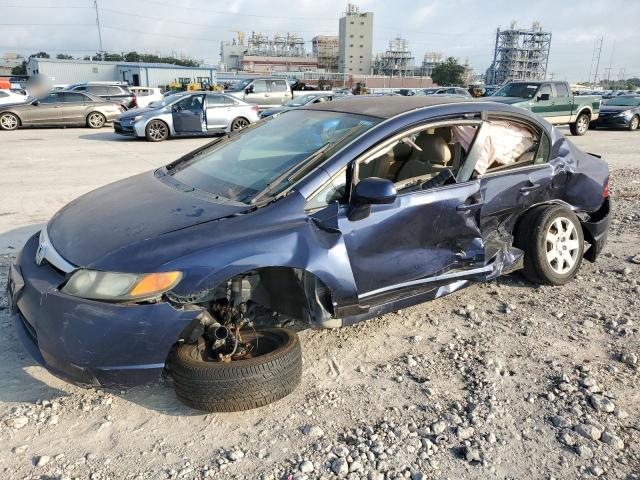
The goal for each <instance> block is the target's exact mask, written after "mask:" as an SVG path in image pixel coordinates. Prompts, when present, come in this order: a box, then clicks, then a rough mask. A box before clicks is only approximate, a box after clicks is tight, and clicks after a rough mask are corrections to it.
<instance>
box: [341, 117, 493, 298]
mask: <svg viewBox="0 0 640 480" xmlns="http://www.w3.org/2000/svg"><path fill="white" fill-rule="evenodd" d="M461 122H464V123H465V124H466V125H467V126H469V127H471V132H472V133H471V139H470V143H469V144H467V145H466V147H467V149H466V151H465V153H464V156H465V157H468V155H467V153H466V152H467V151H469V150H470V149H471V148H472V144H473V138H474V137H475V135H476V133H477V130H478V128H479V124H480V122H479V121H478V122H475V121H461ZM451 123H452V122H441V123H439V124H438V125H443V126H444V125H447V126H448V125H451ZM438 130H440V129H438V128H435V125H434V126H433V127H429V128H426V127H417V129H416V128H415V127H414V128H413V129H412V130H411V131H408V132H406V133H403V134H400V135H398V136H396V137H394V138H393V139H392V140H391V141H390V142H389V141H388V142H385V144H384V145H383V146H382V149H380V147H375V148H374V149H373V151H371V152H369V153H367V154H365V155H364V156H363V157H361V158H360V159H358V160H357V161H356V163H355V166H354V172H353V175H352V177H353V178H354V179H355V180H354V181H353V182H352V187H353V185H355V183H357V181H360V180H362V179H364V178H368V177H378V178H386V179H388V180H392V181H394V183H395V185H396V189H397V191H398V196H397V198H396V199H395V201H394V203H392V204H388V205H371V206H370V208H369V212H368V215H367V216H366V217H364V218H354V217H353V215H351V214H350V206H349V205H343V206H342V207H341V208H340V210H339V215H338V226H339V229H340V231H341V232H342V234H343V236H344V241H345V245H346V248H347V252H348V256H349V261H350V264H351V268H352V271H353V275H354V278H355V281H356V285H357V288H358V298H359V301H360V303H361V304H364V305H375V304H381V303H385V302H387V301H392V300H393V299H397V298H402V297H406V296H410V295H414V294H417V293H420V292H426V291H428V290H431V289H433V288H436V287H438V286H441V285H446V284H452V283H454V282H457V281H459V280H464V279H468V278H472V277H477V276H483V275H485V274H486V272H487V267H485V265H484V259H485V255H484V242H483V239H482V236H481V233H480V226H479V211H480V206H481V203H482V201H481V198H482V195H481V190H480V181H479V180H477V179H475V180H470V179H466V180H462V181H460V182H456V180H455V178H456V175H457V174H458V173H460V172H461V171H462V168H461V166H462V159H461V158H458V159H454V158H453V150H454V149H457V148H458V147H457V146H456V145H455V142H454V141H451V140H452V139H448V140H445V139H441V138H440V137H439V134H440V133H441V132H439V131H438ZM425 132H426V133H425ZM420 135H423V136H424V137H421V138H422V140H421V141H420V142H421V145H422V148H421V150H419V149H420V146H419V145H418V144H417V143H418V142H417V141H416V138H417V137H418V136H420ZM432 137H433V138H432ZM435 137H438V138H435ZM405 139H408V141H406V140H405ZM435 144H437V145H438V146H439V148H440V151H439V153H434V152H431V151H428V150H429V149H430V148H431V146H432V145H435ZM389 147H390V148H389ZM442 152H445V153H444V154H443V155H444V156H442V158H435V156H438V155H440V154H441V153H442ZM447 152H449V153H447ZM432 154H433V155H435V156H434V157H430V155H432ZM430 160H431V161H433V163H432V164H431V165H430V166H429V165H428V162H429V161H430ZM453 161H457V162H458V165H455V166H454V165H453ZM435 162H440V163H441V164H439V165H436V163H435ZM421 164H424V165H426V166H425V167H424V168H423V165H421ZM403 167H405V168H403ZM440 167H443V168H440ZM403 170H404V171H405V174H402V171H403ZM447 170H448V171H449V172H447ZM442 172H444V173H442ZM443 178H447V180H444V181H442V179H443ZM438 179H440V180H438Z"/></svg>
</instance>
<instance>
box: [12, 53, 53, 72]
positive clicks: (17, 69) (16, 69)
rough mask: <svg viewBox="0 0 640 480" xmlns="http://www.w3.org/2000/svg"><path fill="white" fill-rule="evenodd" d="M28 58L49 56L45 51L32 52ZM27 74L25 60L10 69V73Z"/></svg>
mask: <svg viewBox="0 0 640 480" xmlns="http://www.w3.org/2000/svg"><path fill="white" fill-rule="evenodd" d="M29 58H51V56H50V55H49V54H48V53H47V52H38V53H32V54H31V55H29ZM26 74H27V62H22V64H20V65H17V66H15V67H13V68H12V69H11V75H26Z"/></svg>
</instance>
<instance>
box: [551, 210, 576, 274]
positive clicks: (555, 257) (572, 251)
mask: <svg viewBox="0 0 640 480" xmlns="http://www.w3.org/2000/svg"><path fill="white" fill-rule="evenodd" d="M545 240H546V245H547V247H546V252H547V262H548V263H549V266H550V267H551V269H552V270H553V271H554V272H556V273H558V274H560V275H564V274H566V273H568V272H570V271H571V269H572V268H573V267H574V265H575V264H576V261H577V260H578V253H579V251H580V243H579V237H578V231H577V230H576V227H575V225H574V224H573V222H572V221H571V220H569V219H568V218H566V217H558V218H556V219H555V220H554V221H553V222H552V223H551V225H549V228H548V230H547V235H546V238H545Z"/></svg>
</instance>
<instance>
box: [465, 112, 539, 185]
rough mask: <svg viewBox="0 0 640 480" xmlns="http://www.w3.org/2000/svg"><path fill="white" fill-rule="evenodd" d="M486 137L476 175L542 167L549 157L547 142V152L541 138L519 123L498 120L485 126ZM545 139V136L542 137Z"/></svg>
mask: <svg viewBox="0 0 640 480" xmlns="http://www.w3.org/2000/svg"><path fill="white" fill-rule="evenodd" d="M486 128H487V136H486V139H485V143H484V147H483V149H482V150H481V151H480V155H479V158H478V161H477V162H476V166H475V172H476V174H477V175H483V174H485V173H491V172H495V171H500V170H506V169H508V168H513V167H517V166H524V165H532V164H534V163H543V162H545V161H546V158H547V156H548V155H549V151H548V150H549V145H548V140H547V144H546V146H545V148H546V150H547V151H546V154H545V152H544V149H541V148H539V147H542V145H540V134H539V133H538V132H537V131H535V130H534V129H533V128H532V127H530V126H528V125H525V124H523V123H519V122H512V121H508V120H495V121H490V122H487V123H486ZM543 138H544V139H546V136H543Z"/></svg>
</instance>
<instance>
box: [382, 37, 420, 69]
mask: <svg viewBox="0 0 640 480" xmlns="http://www.w3.org/2000/svg"><path fill="white" fill-rule="evenodd" d="M413 61H414V57H412V56H411V50H409V42H408V41H407V40H406V39H404V38H402V37H400V36H397V37H395V38H394V39H393V40H390V41H389V49H388V50H387V51H386V52H384V53H379V54H377V55H376V58H375V59H374V61H373V72H374V74H375V75H388V76H391V77H406V76H408V75H413V70H414V66H413Z"/></svg>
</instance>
